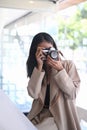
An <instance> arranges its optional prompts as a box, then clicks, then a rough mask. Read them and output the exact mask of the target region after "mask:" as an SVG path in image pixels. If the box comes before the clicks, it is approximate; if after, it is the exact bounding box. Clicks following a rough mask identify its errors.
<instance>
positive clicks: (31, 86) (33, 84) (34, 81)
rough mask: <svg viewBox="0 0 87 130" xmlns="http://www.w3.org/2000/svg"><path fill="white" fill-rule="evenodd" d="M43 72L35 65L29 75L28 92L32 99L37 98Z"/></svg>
mask: <svg viewBox="0 0 87 130" xmlns="http://www.w3.org/2000/svg"><path fill="white" fill-rule="evenodd" d="M44 74H45V72H41V71H39V70H38V69H37V68H36V67H35V68H34V70H33V73H32V75H31V78H30V80H29V82H28V86H27V90H28V94H29V95H30V96H31V97H32V98H34V99H37V98H38V95H39V93H40V90H41V84H42V80H43V77H44Z"/></svg>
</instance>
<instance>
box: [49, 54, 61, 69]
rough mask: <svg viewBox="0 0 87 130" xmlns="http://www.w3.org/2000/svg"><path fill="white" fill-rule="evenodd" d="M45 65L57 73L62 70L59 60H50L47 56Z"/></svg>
mask: <svg viewBox="0 0 87 130" xmlns="http://www.w3.org/2000/svg"><path fill="white" fill-rule="evenodd" d="M46 63H47V64H48V65H49V66H50V67H52V68H54V69H56V70H58V71H61V70H62V69H63V65H62V63H61V61H60V59H59V60H54V59H52V58H51V57H50V56H49V55H48V56H47V61H46Z"/></svg>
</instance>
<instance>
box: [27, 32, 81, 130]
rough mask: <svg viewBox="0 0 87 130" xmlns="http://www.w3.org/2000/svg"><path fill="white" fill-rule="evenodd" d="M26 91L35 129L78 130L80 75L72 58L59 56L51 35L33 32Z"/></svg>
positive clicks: (30, 115)
mask: <svg viewBox="0 0 87 130" xmlns="http://www.w3.org/2000/svg"><path fill="white" fill-rule="evenodd" d="M27 74H28V77H29V78H30V80H29V82H28V87H27V89H28V93H29V95H30V96H31V97H32V98H34V101H33V104H32V108H31V110H30V112H29V114H28V118H29V120H31V121H32V123H33V124H34V125H35V126H36V127H37V128H38V130H47V129H50V130H81V129H80V124H79V120H78V115H77V111H76V107H75V102H74V101H75V99H76V96H77V92H78V89H79V86H80V78H79V75H78V73H77V69H76V67H75V65H74V63H73V62H72V61H70V60H69V61H68V60H61V58H60V54H59V51H58V49H57V46H56V44H55V41H54V40H53V38H52V37H51V36H50V35H49V34H47V33H45V32H41V33H38V34H37V35H35V36H34V38H33V40H32V43H31V47H30V53H29V57H28V59H27Z"/></svg>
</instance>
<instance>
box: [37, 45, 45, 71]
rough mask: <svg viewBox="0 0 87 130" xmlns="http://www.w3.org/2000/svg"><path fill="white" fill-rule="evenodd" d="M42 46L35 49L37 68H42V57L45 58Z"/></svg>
mask: <svg viewBox="0 0 87 130" xmlns="http://www.w3.org/2000/svg"><path fill="white" fill-rule="evenodd" d="M42 49H43V48H42V47H38V48H37V51H36V60H37V68H38V70H40V71H41V70H42V67H43V59H44V58H45V55H44V54H43V52H42Z"/></svg>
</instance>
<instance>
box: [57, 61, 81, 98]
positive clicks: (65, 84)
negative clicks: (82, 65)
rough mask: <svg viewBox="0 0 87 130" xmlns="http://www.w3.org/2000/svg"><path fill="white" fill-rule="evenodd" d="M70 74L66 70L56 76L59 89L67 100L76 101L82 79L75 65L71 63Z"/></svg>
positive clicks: (69, 66) (69, 65) (69, 64)
mask: <svg viewBox="0 0 87 130" xmlns="http://www.w3.org/2000/svg"><path fill="white" fill-rule="evenodd" d="M67 65H68V72H67V71H66V69H65V68H64V69H63V70H61V71H60V72H58V73H57V74H56V75H55V80H56V82H57V84H58V87H59V88H60V89H61V91H62V92H63V93H64V95H65V97H66V98H69V99H72V100H73V99H75V98H76V95H77V92H78V90H79V87H80V78H79V75H78V72H77V69H76V66H75V64H74V63H73V62H72V61H69V63H68V64H67Z"/></svg>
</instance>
